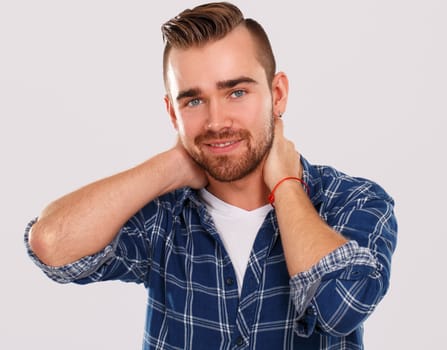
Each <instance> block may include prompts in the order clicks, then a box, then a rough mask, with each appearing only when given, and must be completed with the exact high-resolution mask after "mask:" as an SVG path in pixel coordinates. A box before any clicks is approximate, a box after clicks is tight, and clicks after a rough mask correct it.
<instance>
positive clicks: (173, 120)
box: [164, 95, 178, 131]
mask: <svg viewBox="0 0 447 350" xmlns="http://www.w3.org/2000/svg"><path fill="white" fill-rule="evenodd" d="M164 100H165V105H166V111H167V112H168V114H169V117H170V119H171V123H172V126H173V127H174V129H175V130H176V131H178V124H177V116H176V115H175V111H174V106H173V105H172V101H171V98H170V97H169V96H168V95H165V97H164Z"/></svg>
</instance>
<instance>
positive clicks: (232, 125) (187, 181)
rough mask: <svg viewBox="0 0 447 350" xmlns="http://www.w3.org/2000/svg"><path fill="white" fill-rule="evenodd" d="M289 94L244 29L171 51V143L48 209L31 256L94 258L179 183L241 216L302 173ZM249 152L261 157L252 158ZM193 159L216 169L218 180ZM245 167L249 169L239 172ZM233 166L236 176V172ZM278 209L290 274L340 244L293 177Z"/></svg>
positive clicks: (278, 197) (57, 261)
mask: <svg viewBox="0 0 447 350" xmlns="http://www.w3.org/2000/svg"><path fill="white" fill-rule="evenodd" d="M197 62H200V64H197ZM287 95H288V80H287V77H286V75H285V74H284V73H282V72H279V73H277V74H276V75H275V77H274V79H273V81H272V82H268V81H267V78H266V75H265V71H264V69H263V67H262V66H261V65H260V63H259V62H258V61H257V60H256V55H255V47H254V43H253V40H252V38H251V37H250V34H249V33H248V31H247V30H246V29H245V28H243V27H238V28H236V29H234V30H233V31H232V32H231V33H229V34H228V35H227V36H226V37H224V38H223V39H221V40H218V41H215V42H212V43H208V44H206V45H204V46H203V47H200V48H190V49H184V50H180V49H173V50H172V51H171V53H170V56H169V63H168V91H167V96H166V97H165V103H166V108H167V111H168V114H169V116H170V119H171V121H172V123H173V126H174V128H175V129H176V130H177V132H178V139H179V140H178V142H177V144H176V145H175V146H174V147H173V148H171V149H170V150H167V151H166V152H163V153H161V154H158V155H156V156H154V157H152V158H151V159H149V160H147V161H145V162H144V163H142V164H140V165H138V166H136V167H135V168H132V169H129V170H126V171H124V172H122V173H119V174H116V175H114V176H111V177H109V178H105V179H102V180H100V181H97V182H95V183H92V184H90V185H87V186H85V187H83V188H81V189H79V190H77V191H75V192H73V193H70V194H68V195H66V196H64V197H62V198H60V199H58V200H56V201H55V202H53V203H51V204H50V205H49V206H48V207H47V208H45V209H44V211H43V212H42V214H41V215H40V218H39V220H38V221H37V222H36V223H35V225H34V226H33V228H32V231H31V234H30V244H31V248H32V249H33V251H34V253H35V254H36V255H37V256H38V257H39V258H40V259H41V260H42V261H43V262H44V263H46V264H48V265H52V266H60V265H64V264H67V263H70V262H73V261H75V260H77V259H79V258H81V257H83V256H86V255H90V254H93V253H96V252H98V251H99V250H101V249H103V248H104V247H105V246H106V245H107V244H108V243H110V241H111V240H113V238H114V237H115V236H116V234H117V232H118V231H119V229H120V227H121V226H122V225H123V224H124V223H125V222H126V221H127V220H128V218H130V217H131V216H132V215H133V214H134V213H135V212H137V211H138V210H139V209H140V208H141V207H143V206H144V205H145V204H146V203H147V202H149V201H151V200H153V199H154V198H156V197H157V196H159V195H161V194H163V193H167V192H169V191H172V190H174V189H176V188H180V187H183V186H190V187H192V188H196V189H199V188H203V187H205V186H206V187H207V189H208V190H209V191H210V192H211V193H213V194H214V195H215V196H217V197H219V198H220V199H222V200H224V201H225V202H227V203H229V204H232V205H234V206H238V207H240V208H243V209H246V210H253V209H256V208H259V207H260V206H262V205H265V204H266V203H267V197H268V194H269V192H270V191H271V189H272V188H273V187H274V186H275V184H276V183H278V181H280V180H281V179H282V178H284V177H286V176H299V177H301V176H302V168H301V164H300V161H299V153H298V152H297V150H296V149H295V146H294V144H293V143H292V142H291V141H289V140H287V139H286V138H285V137H284V134H283V122H282V120H281V119H280V118H278V116H279V115H280V114H282V113H283V112H284V111H285V109H286V105H287ZM272 133H274V135H273V139H272V138H271V136H272ZM268 139H271V145H270V143H269V142H268ZM270 146H271V148H270ZM253 150H254V153H256V152H257V153H258V154H257V158H259V159H254V158H256V157H254V156H253ZM193 158H194V159H195V160H193ZM241 159H242V161H241ZM197 160H198V161H199V162H202V163H207V164H209V165H210V167H211V168H212V169H214V168H216V169H217V170H216V171H217V172H218V174H217V175H218V176H216V174H210V172H208V171H206V170H204V168H203V167H202V166H199V165H198V164H197V162H196V161H197ZM249 165H251V166H252V167H254V169H252V171H251V172H250V173H248V174H243V172H242V170H243V168H244V167H245V168H246V167H247V166H249ZM238 167H239V168H240V169H242V170H241V171H239V174H236V173H237V172H235V171H233V170H234V169H235V168H238ZM213 171H214V170H213ZM241 174H243V175H241ZM212 175H214V176H212ZM216 177H217V178H216ZM92 208H95V209H94V210H92ZM275 210H276V214H277V218H278V223H279V227H280V231H281V239H282V243H283V247H284V254H285V258H286V263H287V267H288V270H289V274H290V275H291V276H292V275H295V274H296V273H299V272H302V271H305V270H307V269H309V268H310V267H311V266H312V265H314V264H315V263H316V262H318V261H319V260H320V259H321V258H322V257H324V256H325V255H327V254H328V253H329V252H331V251H333V250H334V249H336V248H338V247H339V246H341V245H342V244H344V243H346V239H345V238H343V237H342V236H341V235H340V234H338V233H337V232H335V231H334V230H332V229H331V228H330V227H328V226H327V225H326V223H324V221H322V220H321V219H320V217H319V215H318V213H317V212H316V211H315V209H314V208H313V206H312V203H311V202H310V200H309V199H308V197H307V195H306V193H305V192H304V190H303V188H302V186H301V185H300V184H299V183H298V182H296V181H286V182H284V183H283V184H281V186H279V187H278V189H277V190H276V192H275ZM104 218H107V220H104Z"/></svg>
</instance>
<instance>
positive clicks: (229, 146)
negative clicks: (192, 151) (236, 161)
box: [205, 139, 242, 153]
mask: <svg viewBox="0 0 447 350" xmlns="http://www.w3.org/2000/svg"><path fill="white" fill-rule="evenodd" d="M241 141H242V139H238V140H231V141H221V142H218V141H213V142H210V143H209V142H206V143H205V146H206V147H207V148H208V149H209V150H210V151H211V152H214V153H223V152H230V151H232V150H234V149H236V148H237V147H238V146H239V144H240V143H241Z"/></svg>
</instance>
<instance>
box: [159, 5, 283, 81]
mask: <svg viewBox="0 0 447 350" xmlns="http://www.w3.org/2000/svg"><path fill="white" fill-rule="evenodd" d="M238 26H244V27H245V28H247V30H248V31H249V33H250V34H251V36H252V37H253V39H254V41H255V46H256V58H257V60H258V61H259V63H260V64H261V65H262V66H263V68H264V70H265V73H266V76H267V81H268V82H269V83H271V82H272V81H273V77H274V75H275V72H276V62H275V57H274V55H273V50H272V47H271V44H270V41H269V39H268V36H267V33H266V32H265V30H264V28H262V26H261V25H260V24H259V23H258V22H256V21H255V20H254V19H251V18H244V15H243V14H242V12H241V10H240V9H239V8H238V7H236V6H235V5H233V4H230V3H228V2H214V3H208V4H204V5H200V6H197V7H194V8H193V9H186V10H184V11H183V12H181V13H180V14H179V15H178V16H176V17H174V18H172V19H170V20H169V21H167V22H166V23H165V24H163V25H162V27H161V31H162V34H163V41H164V43H165V48H164V51H163V79H164V82H165V86H166V88H167V87H168V85H167V73H166V71H167V63H168V58H169V53H170V51H171V49H172V48H178V49H188V48H191V47H201V46H204V45H206V44H207V43H209V42H212V41H217V40H219V39H222V38H224V37H225V36H226V35H227V34H229V33H230V32H231V31H232V30H233V29H235V28H236V27H238Z"/></svg>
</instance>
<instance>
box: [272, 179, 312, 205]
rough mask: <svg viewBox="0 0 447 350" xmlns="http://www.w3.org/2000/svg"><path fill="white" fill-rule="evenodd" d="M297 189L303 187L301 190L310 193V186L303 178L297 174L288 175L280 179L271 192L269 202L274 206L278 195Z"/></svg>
mask: <svg viewBox="0 0 447 350" xmlns="http://www.w3.org/2000/svg"><path fill="white" fill-rule="evenodd" d="M297 189H301V191H299V192H304V194H306V195H309V192H310V190H309V186H308V185H307V183H306V182H304V181H303V180H302V179H301V178H299V177H295V176H286V177H284V178H282V179H281V180H279V181H278V182H277V183H276V184H275V185H274V186H273V189H272V190H271V192H270V195H269V197H268V200H269V203H270V204H271V205H272V206H275V205H274V203H275V200H276V198H277V196H280V197H281V196H282V194H284V193H288V192H289V191H291V190H292V191H293V192H295V191H296V190H297Z"/></svg>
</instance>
